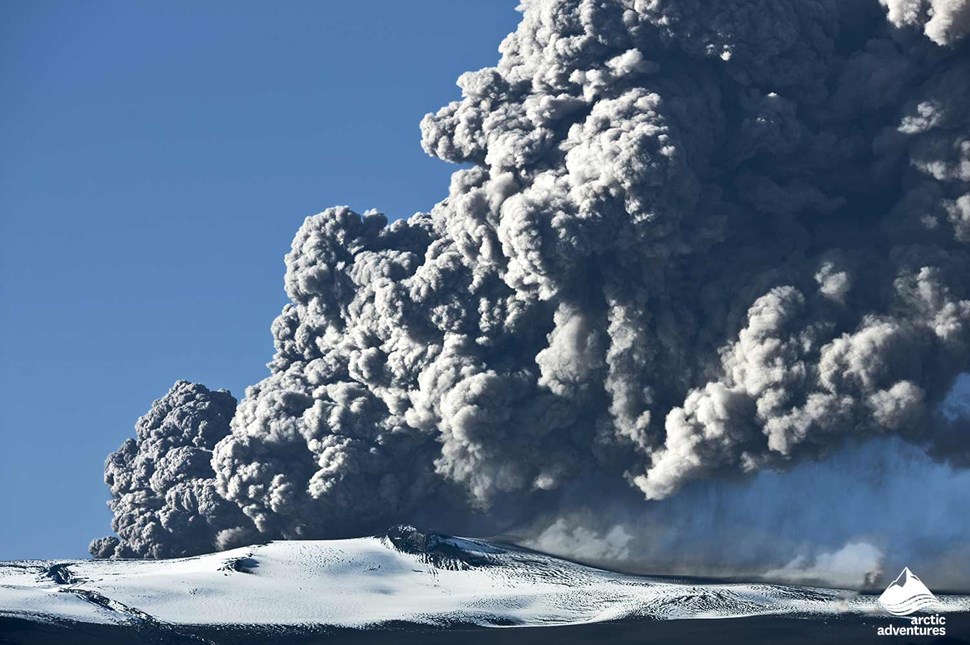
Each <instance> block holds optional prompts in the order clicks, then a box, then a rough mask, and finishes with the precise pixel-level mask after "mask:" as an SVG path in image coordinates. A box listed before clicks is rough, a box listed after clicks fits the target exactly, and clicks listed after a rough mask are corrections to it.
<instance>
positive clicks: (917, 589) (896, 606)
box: [879, 567, 939, 616]
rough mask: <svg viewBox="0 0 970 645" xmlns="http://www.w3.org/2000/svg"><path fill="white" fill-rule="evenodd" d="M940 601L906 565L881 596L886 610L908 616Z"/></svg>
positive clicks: (881, 601)
mask: <svg viewBox="0 0 970 645" xmlns="http://www.w3.org/2000/svg"><path fill="white" fill-rule="evenodd" d="M938 602H939V601H938V600H937V599H936V596H934V595H933V593H932V592H931V591H930V590H929V589H927V588H926V585H924V584H923V581H922V580H920V579H919V578H917V577H916V575H915V574H914V573H913V572H912V571H910V570H909V567H905V568H904V569H903V570H902V572H901V573H900V574H899V575H898V576H897V577H896V579H895V580H893V581H892V583H891V584H890V585H889V586H888V587H886V590H885V591H884V592H883V593H882V595H881V596H879V604H880V605H882V606H883V608H884V609H885V610H886V611H888V612H889V613H891V614H895V615H897V616H908V615H909V614H912V613H913V612H916V611H919V610H920V609H925V608H927V607H930V606H931V605H935V604H937V603H938Z"/></svg>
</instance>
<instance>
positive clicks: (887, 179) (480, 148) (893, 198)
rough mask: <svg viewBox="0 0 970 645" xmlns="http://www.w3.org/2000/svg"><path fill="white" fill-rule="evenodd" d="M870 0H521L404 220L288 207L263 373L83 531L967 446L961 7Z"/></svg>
mask: <svg viewBox="0 0 970 645" xmlns="http://www.w3.org/2000/svg"><path fill="white" fill-rule="evenodd" d="M883 4H886V5H887V6H886V7H883V6H881V5H880V3H879V2H878V1H877V0H848V1H836V0H817V1H809V0H786V1H777V0H774V1H772V2H767V1H765V0H749V1H746V2H714V3H698V2H696V1H694V0H680V1H677V2H672V1H666V0H662V1H659V2H644V1H642V0H612V1H609V2H592V1H589V0H532V1H529V2H526V3H524V15H523V19H522V22H521V24H520V26H519V28H518V30H517V31H516V32H515V33H514V34H511V35H510V36H509V37H508V38H506V40H505V41H504V42H503V44H502V47H501V52H502V57H501V60H500V61H499V63H498V65H497V66H496V67H493V68H487V69H483V70H479V71H475V72H469V73H467V74H464V75H462V77H461V78H460V79H459V81H458V84H459V86H460V87H461V90H462V97H463V98H462V99H461V100H459V101H456V102H454V103H451V104H449V105H447V106H445V107H443V108H442V109H441V110H439V111H438V112H437V113H436V114H430V115H428V116H427V117H425V119H424V120H423V122H422V124H421V129H422V143H423V146H424V148H425V150H426V151H427V152H428V153H429V154H432V155H434V156H436V157H439V158H441V159H444V160H448V161H452V162H456V163H465V164H470V165H471V167H470V168H467V169H462V170H458V171H456V172H455V173H454V175H453V176H452V180H451V186H450V190H449V193H448V196H447V197H446V198H445V199H444V200H443V201H441V202H440V203H439V204H438V205H436V206H435V207H434V208H433V209H432V211H431V212H430V213H420V214H417V215H414V216H413V217H411V218H408V219H404V220H398V221H395V222H393V223H390V224H389V223H388V221H387V219H386V218H385V217H384V216H383V215H381V214H379V213H376V212H369V213H365V214H363V215H359V214H357V213H354V212H352V211H350V210H349V209H347V208H333V209H329V210H327V211H324V212H323V213H321V214H319V215H316V216H313V217H310V218H307V220H306V222H305V223H304V225H303V226H302V227H301V229H300V231H299V232H298V233H297V236H296V238H295V240H294V242H293V246H292V250H291V251H290V253H289V254H288V255H287V256H286V267H287V269H286V281H285V285H286V291H287V294H288V295H289V298H290V303H289V304H288V305H287V306H286V307H285V309H284V310H283V312H282V313H281V314H280V316H279V317H278V318H277V320H276V322H275V323H274V325H273V335H274V338H275V345H276V354H275V356H274V358H273V360H272V362H271V363H270V371H271V373H270V376H268V377H267V378H266V379H264V380H263V381H261V382H260V383H258V384H256V385H255V386H253V387H251V388H249V389H248V390H247V392H246V396H245V397H244V398H243V400H242V401H241V402H240V404H239V407H238V409H237V410H236V411H235V414H234V415H232V413H231V410H229V408H228V407H227V406H223V407H222V408H220V410H222V412H221V413H220V414H221V415H222V416H221V417H220V418H221V419H228V418H229V416H232V424H231V428H230V429H228V430H227V429H225V428H224V426H221V427H222V430H221V434H220V436H219V437H215V441H212V442H208V441H206V442H203V443H204V445H198V446H196V445H195V444H194V443H192V441H189V443H191V444H192V446H188V444H186V443H185V442H180V441H173V442H167V441H154V440H150V439H144V438H142V439H140V442H139V443H132V444H126V445H125V446H123V447H122V449H121V450H120V451H119V453H116V454H115V456H114V457H113V458H112V460H111V461H109V465H108V473H109V479H110V480H111V481H109V485H111V486H112V492H113V494H114V495H115V498H116V499H115V501H114V502H113V504H114V507H113V508H115V511H116V521H115V523H116V531H117V532H118V534H119V536H120V538H121V542H120V543H114V542H111V543H106V542H99V543H97V545H96V549H95V551H96V553H97V554H98V555H112V554H119V553H129V552H131V553H135V554H137V555H148V556H153V557H157V556H159V555H163V554H171V553H188V552H193V551H205V550H209V549H211V548H214V547H215V548H219V547H222V546H224V545H226V544H229V543H235V541H237V539H238V538H240V537H241V536H246V537H248V536H250V535H259V536H261V537H271V538H275V537H284V538H295V537H325V536H338V535H349V534H354V533H362V532H373V531H374V530H376V529H379V528H382V527H383V525H385V524H387V523H393V522H398V521H407V520H409V519H411V518H412V517H413V516H414V515H415V514H423V515H425V516H427V517H429V518H430V519H432V520H434V521H438V522H441V523H445V524H447V523H449V522H452V523H454V522H456V521H458V520H456V519H455V518H456V517H463V518H464V517H472V516H474V515H475V514H476V513H477V514H478V515H479V517H486V518H488V517H498V516H504V517H512V518H514V516H515V514H516V509H528V508H530V505H534V504H539V505H542V504H546V505H553V506H555V507H556V508H568V507H569V495H568V494H567V493H566V490H567V488H568V487H569V486H575V485H577V482H580V483H582V482H584V481H590V482H592V481H602V480H609V481H616V482H625V484H624V485H628V486H631V487H633V488H634V489H635V490H638V491H639V492H640V494H641V495H642V497H645V498H646V499H647V500H662V499H665V498H668V497H671V496H673V495H675V494H676V493H677V491H678V490H680V489H681V488H683V487H684V486H685V485H688V484H690V483H691V482H694V481H697V480H703V479H706V478H716V477H723V476H736V475H737V474H744V473H754V472H756V471H759V470H763V469H776V468H787V467H789V466H791V465H792V464H795V463H798V462H801V461H803V460H812V459H817V458H820V457H824V456H826V455H828V454H830V453H832V452H834V451H837V450H838V449H839V448H840V447H841V446H842V445H843V444H844V443H845V442H847V441H849V440H851V441H859V440H865V439H867V438H873V437H882V436H898V437H900V438H902V439H904V440H905V441H907V442H910V443H912V444H914V445H917V446H920V447H922V448H923V449H925V450H926V451H928V452H929V453H930V454H932V455H933V456H935V457H937V458H940V459H945V460H948V461H949V462H950V463H953V464H956V465H965V464H966V463H967V461H968V459H970V450H968V446H970V443H968V441H967V439H966V437H967V434H966V430H967V422H966V419H965V418H951V417H948V416H946V415H943V414H941V413H940V404H941V402H942V401H943V399H944V397H945V396H946V394H947V392H948V391H949V390H950V388H951V386H952V384H953V382H954V380H955V379H956V377H957V376H958V375H959V374H960V373H961V372H963V371H967V370H968V367H970V280H968V278H967V276H968V275H970V248H968V244H970V193H968V185H970V85H968V84H967V82H966V79H967V78H970V56H968V50H967V44H966V41H965V40H961V39H962V37H963V36H964V35H965V33H966V32H967V24H968V23H967V6H968V5H967V3H966V2H964V1H961V0H954V1H939V2H937V1H936V0H934V1H932V2H922V1H920V2H893V1H889V2H885V0H884V2H883ZM179 387H182V388H185V387H189V386H187V385H180V386H177V388H176V389H178V388H179ZM203 389H204V388H203ZM169 396H170V397H171V396H172V394H170V395H169ZM212 396H216V395H215V394H212ZM163 401H164V400H163ZM219 405H221V404H218V403H216V402H215V401H213V402H212V403H211V404H210V406H214V407H218V406H219ZM193 409H194V408H193ZM193 414H194V413H187V414H186V418H189V417H192V416H193ZM163 427H164V428H166V430H164V431H161V434H165V432H168V431H169V430H170V431H171V432H174V433H176V434H178V435H179V436H183V435H184V434H185V431H184V429H182V428H181V426H180V425H179V423H173V424H170V425H165V426H163ZM141 434H142V432H141V429H140V430H139V436H140V437H141ZM208 451H211V464H210V462H209V461H207V459H208V457H209V453H208ZM119 455H120V456H119ZM142 461H146V462H151V463H152V464H153V466H152V467H144V466H142ZM158 472H161V473H163V474H162V475H157V476H156V473H158ZM166 473H171V476H170V477H169V476H168V475H167V474H166ZM113 482H116V483H113ZM117 482H120V483H117ZM173 491H176V492H173ZM170 498H171V499H170ZM641 503H648V502H646V501H643V502H641ZM193 514H194V515H193ZM456 514H457V515H456ZM173 518H174V519H173ZM183 526H186V527H191V530H189V529H185V530H183V529H182V528H177V529H175V528H173V527H183ZM253 531H255V533H253ZM852 553H855V551H853V552H852ZM833 558H834V556H833ZM832 561H834V560H832ZM786 562H787V560H786ZM826 562H828V561H826Z"/></svg>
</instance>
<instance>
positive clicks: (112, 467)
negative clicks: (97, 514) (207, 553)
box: [91, 381, 255, 558]
mask: <svg viewBox="0 0 970 645" xmlns="http://www.w3.org/2000/svg"><path fill="white" fill-rule="evenodd" d="M235 410H236V399H234V398H233V397H232V395H230V394H229V393H228V392H226V391H225V390H219V391H217V392H210V391H209V390H208V389H206V388H205V386H202V385H194V384H192V383H189V382H187V381H179V382H178V383H176V384H175V385H174V386H173V387H172V389H171V390H170V391H169V393H168V394H166V395H165V396H164V397H163V398H161V399H159V400H158V401H155V403H154V405H152V409H151V410H150V411H149V412H148V414H146V415H145V416H143V417H142V418H140V419H138V423H137V424H136V425H135V430H136V432H137V439H128V440H127V441H125V443H123V444H122V445H121V447H120V448H119V449H118V450H117V451H115V452H114V453H112V454H111V456H110V457H108V461H107V463H106V464H105V470H104V481H105V483H106V484H108V487H109V488H110V489H111V495H112V498H113V499H112V501H111V502H110V503H109V505H110V507H111V510H112V511H113V512H114V521H113V522H112V523H111V526H112V528H113V529H114V530H115V532H116V533H117V534H118V536H119V537H120V538H121V539H120V540H119V539H118V538H114V537H108V538H101V539H98V540H95V541H94V542H92V543H91V553H92V555H94V556H95V557H99V558H108V557H117V558H130V557H148V558H170V557H176V556H181V555H188V554H194V553H198V552H199V550H200V549H205V548H209V549H211V548H214V547H218V546H223V545H225V543H226V542H227V541H231V540H233V539H238V540H244V539H245V538H246V537H250V538H251V537H254V535H255V531H254V530H253V529H252V522H251V521H250V520H249V518H247V517H246V516H245V515H243V514H242V513H241V512H240V510H239V508H238V507H236V505H235V504H232V503H230V502H228V501H226V500H225V499H224V498H223V497H222V496H221V495H219V493H218V491H217V490H216V487H215V481H214V474H215V473H213V471H212V466H211V465H210V464H209V462H210V461H211V459H212V448H213V446H215V445H216V443H217V442H218V441H219V440H220V439H222V438H224V437H225V436H226V435H228V434H229V420H230V419H231V418H232V415H233V412H234V411H235Z"/></svg>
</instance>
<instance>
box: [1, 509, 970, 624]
mask: <svg viewBox="0 0 970 645" xmlns="http://www.w3.org/2000/svg"><path fill="white" fill-rule="evenodd" d="M939 602H940V603H941V605H940V610H941V611H943V610H945V611H970V597H966V596H942V597H941V598H940V600H939ZM879 611H880V610H879V608H878V605H877V603H876V599H875V598H873V597H871V596H861V595H859V594H855V593H852V592H848V591H839V590H831V589H820V588H811V587H796V586H785V585H769V584H692V583H689V582H676V581H670V580H666V579H656V578H647V577H639V576H628V575H623V574H617V573H612V572H608V571H603V570H599V569H594V568H591V567H586V566H582V565H578V564H575V563H572V562H568V561H564V560H561V559H558V558H554V557H551V556H547V555H543V554H540V553H536V552H532V551H528V550H525V549H520V548H517V547H511V546H506V545H499V544H493V543H489V542H485V541H482V540H473V539H466V538H456V537H449V536H443V535H438V534H424V533H420V532H418V531H415V530H414V529H411V528H409V527H399V528H397V529H392V530H391V531H389V532H388V533H387V534H385V535H383V536H379V537H368V538H357V539H350V540H333V541H291V542H272V543H269V544H264V545H256V546H252V547H247V548H240V549H234V550H232V551H226V552H223V553H216V554H210V555H204V556H199V557H192V558H181V559H175V560H163V561H141V560H139V561H103V560H102V561H60V562H45V561H23V562H8V563H0V616H9V617H19V618H29V619H32V620H69V621H77V622H85V623H119V624H152V623H155V622H157V623H164V624H182V625H220V624H221V625H328V626H337V627H364V626H371V625H379V624H387V623H391V622H407V623H423V624H433V625H444V624H457V623H462V624H477V625H556V624H581V623H590V622H597V621H607V620H614V619H621V618H638V617H641V618H647V619H681V618H724V617H740V616H765V615H788V616H791V615H799V616H802V615H839V614H844V613H857V614H866V613H877V612H879Z"/></svg>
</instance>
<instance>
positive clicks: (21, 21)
mask: <svg viewBox="0 0 970 645" xmlns="http://www.w3.org/2000/svg"><path fill="white" fill-rule="evenodd" d="M516 4H517V2H516V0H487V1H485V0H481V1H476V2H470V1H458V0H414V1H411V2H402V1H400V0H372V1H371V2H350V1H346V2H309V1H306V2H283V3H268V2H258V3H257V2H238V1H232V2H230V1H222V2H206V3H194V2H161V1H157V2H127V1H124V2H122V1H117V2H103V1H102V2H95V3H76V2H66V1H59V2H32V1H29V0H21V1H8V2H4V3H2V4H0V97H2V102H0V331H2V333H0V380H2V382H0V393H2V394H0V435H2V442H0V559H11V558H42V557H43V558H52V557H80V556H85V555H86V554H87V543H88V541H89V540H90V539H91V538H94V537H99V536H102V535H107V534H108V533H109V532H110V528H109V521H110V514H109V512H108V511H107V509H106V507H105V501H106V500H107V497H108V495H107V488H106V487H105V486H104V484H103V482H102V479H101V477H102V465H103V462H104V458H105V456H106V455H107V454H108V453H109V452H110V451H112V450H114V449H115V448H117V446H118V445H119V444H120V443H121V442H122V441H123V440H124V439H125V438H126V437H128V436H131V435H133V432H134V430H133V424H134V422H135V420H136V418H137V417H138V416H139V415H141V414H142V413H144V412H145V411H146V410H147V409H148V407H149V406H150V404H151V402H152V400H153V399H155V398H158V397H159V396H161V395H162V394H164V393H165V392H166V391H167V389H168V388H169V386H171V384H172V383H173V382H174V381H175V380H176V379H179V378H185V379H189V380H193V381H200V382H203V383H205V384H207V385H208V386H210V387H214V388H218V387H226V388H229V389H230V390H232V392H233V394H235V395H237V397H238V396H241V394H242V390H243V388H244V387H245V386H246V385H247V384H250V383H253V382H255V381H257V380H259V379H260V378H262V377H263V376H264V374H266V369H265V366H264V365H265V363H266V361H267V360H269V358H270V356H271V353H272V343H271V337H270V333H269V325H270V322H271V321H272V319H273V317H274V316H275V315H276V313H277V312H278V311H279V309H280V307H281V306H282V304H283V302H284V293H283V288H282V279H283V261H282V257H283V254H284V253H285V252H286V251H287V250H288V248H289V243H290V240H291V239H292V236H293V234H294V233H295V231H296V229H297V228H298V227H299V225H300V223H301V222H302V221H303V218H304V217H306V216H307V215H309V214H312V213H315V212H319V211H320V210H323V209H324V208H326V207H328V206H331V205H336V204H349V205H350V206H352V207H353V208H355V209H358V210H364V209H367V208H379V209H381V210H383V211H384V212H385V213H387V214H388V215H389V216H390V217H401V216H406V215H409V214H411V213H412V212H414V211H416V210H427V209H428V208H430V207H431V206H432V205H433V204H434V203H435V202H436V201H438V200H439V199H441V198H442V197H444V196H445V195H446V193H447V186H448V176H449V174H450V172H451V171H452V170H453V168H451V167H449V166H448V165H446V164H444V163H442V162H440V161H436V160H433V159H431V158H429V157H427V156H425V154H424V153H423V152H422V151H421V148H420V133H419V130H418V122H419V121H420V119H421V117H422V116H423V115H424V114H425V113H426V112H428V111H433V110H436V109H437V108H438V107H439V106H441V105H444V104H445V103H447V102H448V101H449V100H452V99H454V98H457V97H458V89H457V88H456V87H455V84H454V81H455V79H456V78H457V76H458V75H459V74H460V73H461V72H463V71H466V70H470V69H478V68H480V67H483V66H486V65H491V64H494V63H495V62H496V60H497V59H498V53H497V47H498V44H499V42H500V41H501V39H502V37H503V36H504V35H505V34H507V33H508V32H509V31H511V30H512V29H513V28H514V27H515V24H516V23H517V21H518V17H519V14H517V13H516V12H515V11H514V7H515V5H516Z"/></svg>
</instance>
